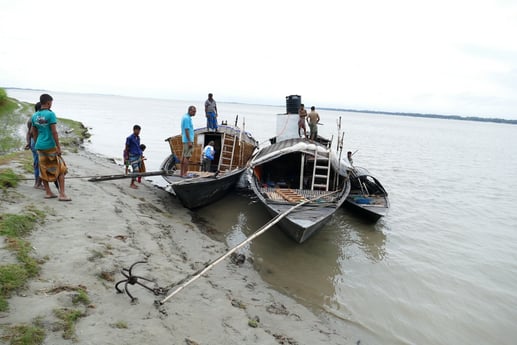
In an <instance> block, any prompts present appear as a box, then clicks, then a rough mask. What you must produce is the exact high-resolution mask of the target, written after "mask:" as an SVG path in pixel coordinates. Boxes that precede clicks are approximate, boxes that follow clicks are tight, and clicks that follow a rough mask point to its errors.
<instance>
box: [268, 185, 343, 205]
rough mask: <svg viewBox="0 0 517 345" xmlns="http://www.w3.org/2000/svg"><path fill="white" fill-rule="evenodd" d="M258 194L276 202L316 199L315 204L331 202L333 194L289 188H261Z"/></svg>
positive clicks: (333, 197)
mask: <svg viewBox="0 0 517 345" xmlns="http://www.w3.org/2000/svg"><path fill="white" fill-rule="evenodd" d="M260 193H262V195H264V197H266V198H268V199H270V200H273V201H276V202H289V203H299V202H300V201H305V200H309V199H316V198H318V197H321V198H319V199H317V200H315V202H332V201H333V200H334V199H335V194H332V195H328V194H329V193H331V192H328V191H324V190H308V189H291V188H273V187H261V188H260Z"/></svg>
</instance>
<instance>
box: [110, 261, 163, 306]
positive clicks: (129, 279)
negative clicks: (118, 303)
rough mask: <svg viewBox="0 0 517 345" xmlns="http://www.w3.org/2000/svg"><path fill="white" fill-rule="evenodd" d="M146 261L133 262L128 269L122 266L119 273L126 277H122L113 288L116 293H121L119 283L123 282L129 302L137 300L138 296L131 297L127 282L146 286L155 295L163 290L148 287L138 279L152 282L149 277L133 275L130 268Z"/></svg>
mask: <svg viewBox="0 0 517 345" xmlns="http://www.w3.org/2000/svg"><path fill="white" fill-rule="evenodd" d="M145 263H147V261H137V262H135V263H134V264H132V265H131V266H130V267H129V269H127V268H123V269H122V271H121V273H122V275H123V276H124V277H126V279H123V280H121V281H119V282H118V283H117V284H115V289H117V292H118V293H123V292H124V291H122V290H121V289H119V287H118V286H119V285H120V284H124V283H125V284H124V290H125V291H126V293H127V295H128V296H129V297H130V298H131V302H135V301H136V300H138V298H136V297H133V295H131V293H129V289H128V284H129V285H135V284H138V285H140V286H142V287H144V288H146V289H147V290H149V291H151V292H152V293H154V294H155V295H156V296H158V295H161V294H163V293H164V290H163V289H162V288H160V287H157V288H150V287H149V286H147V285H145V284H142V283H141V282H139V281H138V280H139V279H141V280H145V281H147V282H152V283H154V281H153V280H151V279H147V278H144V277H140V276H137V275H133V273H132V270H133V267H135V265H136V264H145Z"/></svg>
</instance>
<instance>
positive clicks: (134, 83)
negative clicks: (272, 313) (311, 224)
mask: <svg viewBox="0 0 517 345" xmlns="http://www.w3.org/2000/svg"><path fill="white" fill-rule="evenodd" d="M516 34H517V1H515V0H499V1H497V0H433V1H427V0H420V1H414V0H411V1H410V0H408V1H406V0H391V1H385V0H362V1H357V0H354V1H350V0H337V1H334V0H328V1H327V0H319V1H314V0H312V1H305V0H297V1H292V0H276V1H272V0H262V1H254V2H252V1H245V0H239V1H237V0H236V1H233V0H218V1H205V0H199V1H196V0H190V1H170V0H147V1H141V0H139V1H133V0H124V1H118V0H102V1H101V0H88V1H84V0H74V1H70V0H45V1H41V0H16V1H14V0H0V87H18V88H32V89H43V90H49V91H65V92H83V93H96V94H114V95H124V96H137V97H153V98H164V99H175V100H201V101H204V100H205V99H206V95H207V93H208V92H212V93H213V94H214V99H216V100H217V101H219V102H242V103H257V104H273V105H283V104H285V97H286V96H288V95H301V96H302V102H303V103H305V105H306V106H308V105H309V106H310V105H314V106H316V107H336V108H345V109H358V110H365V109H367V110H375V111H390V112H392V111H393V112H416V113H428V114H447V115H460V116H480V117H497V118H505V119H517V40H516V38H515V35H516Z"/></svg>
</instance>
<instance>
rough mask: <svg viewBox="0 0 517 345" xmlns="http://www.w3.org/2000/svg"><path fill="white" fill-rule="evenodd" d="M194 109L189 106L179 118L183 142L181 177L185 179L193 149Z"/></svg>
mask: <svg viewBox="0 0 517 345" xmlns="http://www.w3.org/2000/svg"><path fill="white" fill-rule="evenodd" d="M196 111H197V110H196V107H195V106H193V105H191V106H190V107H188V111H187V113H186V114H185V115H183V117H182V118H181V141H182V142H183V151H182V155H181V171H180V176H181V177H187V172H188V165H189V161H190V157H192V150H193V147H194V124H193V123H192V117H193V116H195V115H196Z"/></svg>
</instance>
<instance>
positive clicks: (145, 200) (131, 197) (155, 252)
mask: <svg viewBox="0 0 517 345" xmlns="http://www.w3.org/2000/svg"><path fill="white" fill-rule="evenodd" d="M64 158H65V160H66V162H67V165H68V167H69V174H68V175H67V177H68V179H67V181H66V185H67V194H68V195H69V196H70V197H71V198H72V199H73V200H72V201H71V202H60V201H58V200H57V199H50V200H45V199H43V195H44V194H43V193H44V192H43V191H41V190H36V189H34V188H33V187H32V185H33V181H30V180H28V181H23V182H22V183H21V185H19V186H18V187H17V188H16V189H15V190H14V191H10V192H9V194H8V197H5V195H4V198H2V201H1V206H0V213H20V212H22V211H23V210H24V209H25V208H26V207H28V206H30V205H35V206H36V207H37V208H38V209H41V210H45V212H46V214H47V218H46V221H45V223H44V224H42V225H40V226H38V227H37V228H36V230H35V231H34V232H33V233H32V235H31V236H30V238H29V240H30V242H31V243H32V245H33V247H34V252H33V256H35V257H36V258H38V259H41V260H43V264H42V270H41V274H40V275H39V277H38V278H36V279H33V280H31V281H30V283H29V284H28V285H27V287H26V289H23V290H21V291H19V292H18V293H17V294H16V295H15V296H13V297H12V298H11V299H10V300H9V306H10V310H9V312H6V313H3V314H2V315H0V324H1V325H2V329H3V330H5V328H6V327H8V326H10V325H18V324H24V323H31V322H32V321H33V320H34V319H35V318H39V320H40V321H41V323H42V324H43V326H44V328H45V330H46V340H45V342H44V343H45V344H53V345H58V344H69V343H70V342H71V340H67V339H64V338H63V330H62V329H60V328H59V327H57V326H56V325H57V324H58V319H57V318H56V316H55V315H54V312H53V311H54V310H56V309H61V308H69V309H72V308H78V307H77V305H74V304H73V302H72V299H73V298H74V296H77V289H78V288H79V287H81V288H83V289H85V290H86V292H87V295H88V296H89V299H90V304H89V306H87V307H84V311H85V314H84V316H83V317H81V318H80V319H79V320H78V322H77V324H76V330H75V338H76V343H78V344H185V343H187V344H196V343H197V344H251V343H253V344H324V343H325V344H329V343H330V344H345V343H355V342H356V341H355V340H353V339H350V338H347V337H346V336H345V334H344V333H345V330H343V329H342V328H341V327H339V326H338V323H336V322H335V320H330V319H327V318H326V316H322V315H315V314H314V313H312V312H311V311H310V310H308V309H307V308H305V307H303V306H301V305H300V304H298V303H296V302H295V301H294V300H293V299H291V298H289V297H287V296H284V295H282V294H280V293H278V292H277V291H275V290H273V289H271V288H270V287H268V285H267V284H266V283H264V282H263V281H262V280H261V279H260V277H259V276H258V274H257V273H256V272H255V271H254V270H253V267H252V265H251V264H250V263H249V262H245V263H244V264H242V265H236V264H234V263H232V262H231V261H230V260H229V259H227V260H225V261H224V262H222V263H220V264H219V265H218V266H216V267H215V268H214V269H213V270H212V271H210V272H209V273H207V275H206V276H204V277H202V278H200V279H199V280H197V281H196V282H194V283H193V284H192V285H190V286H189V287H188V288H186V289H185V290H183V291H181V292H180V293H179V294H178V295H176V296H175V297H173V298H172V299H171V300H169V301H167V302H166V303H165V304H164V305H162V306H157V305H155V301H157V300H161V299H162V298H163V297H164V296H155V295H154V294H153V293H151V292H150V291H148V290H145V289H144V288H142V287H140V286H138V285H133V286H130V287H129V289H130V292H131V293H132V294H133V295H134V296H135V297H137V298H138V302H137V303H136V304H132V303H131V302H130V299H129V297H128V296H127V295H126V294H125V293H123V294H119V293H116V290H115V283H116V282H117V281H119V280H121V279H124V277H123V276H122V274H121V270H122V268H128V267H129V266H130V265H131V264H133V263H135V262H136V261H143V260H145V261H147V263H145V264H139V265H137V266H136V267H135V269H134V272H133V273H134V274H137V275H141V276H144V277H147V278H150V279H154V280H155V281H156V284H157V286H160V287H167V286H169V285H171V284H173V283H176V282H178V281H180V280H181V279H183V278H184V277H186V276H187V275H188V274H191V273H193V272H195V271H197V270H198V269H199V268H201V267H203V265H204V264H205V263H206V262H209V261H210V260H213V259H215V258H217V257H219V256H220V255H222V254H223V253H224V252H225V251H226V249H227V248H226V247H225V245H224V244H223V243H220V242H217V241H214V240H212V239H210V238H209V237H208V236H206V235H205V234H203V233H201V232H200V231H199V229H198V228H197V227H196V226H195V225H194V224H193V223H192V221H191V213H190V212H191V211H189V210H187V209H185V208H183V207H182V206H181V204H180V203H179V201H177V200H176V199H175V198H173V197H171V196H170V195H169V194H168V193H166V192H165V191H163V190H161V189H158V188H156V187H154V186H152V185H150V184H149V183H147V182H143V183H142V184H141V185H140V188H139V189H138V190H133V189H130V188H128V185H129V181H128V180H112V181H105V182H96V183H93V182H88V181H87V179H84V178H74V177H77V176H91V175H94V174H101V175H104V174H114V173H120V172H121V171H122V168H121V167H119V166H117V165H115V164H113V163H112V162H110V161H109V160H108V159H105V158H102V157H97V156H95V155H92V154H91V153H88V152H86V151H84V150H80V151H79V152H78V153H67V154H66V155H64ZM17 170H19V171H21V170H20V169H17ZM27 177H30V176H27ZM0 251H1V252H2V255H1V257H2V258H6V257H8V255H10V254H9V253H8V252H7V250H6V249H0ZM149 285H150V286H151V287H154V285H152V284H149ZM252 319H258V320H259V322H258V323H257V327H251V326H250V325H249V320H252Z"/></svg>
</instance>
